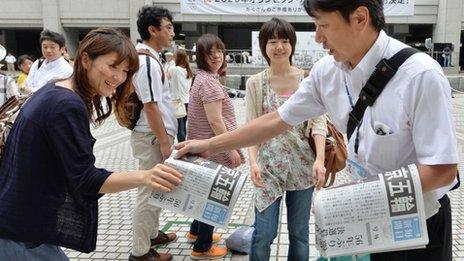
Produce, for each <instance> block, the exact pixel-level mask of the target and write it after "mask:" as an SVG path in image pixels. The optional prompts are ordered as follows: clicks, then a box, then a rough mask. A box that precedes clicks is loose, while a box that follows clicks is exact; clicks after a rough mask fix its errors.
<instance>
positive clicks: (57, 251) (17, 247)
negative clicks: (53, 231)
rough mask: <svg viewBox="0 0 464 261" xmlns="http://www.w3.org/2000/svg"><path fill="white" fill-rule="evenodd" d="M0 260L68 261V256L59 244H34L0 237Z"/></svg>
mask: <svg viewBox="0 0 464 261" xmlns="http://www.w3.org/2000/svg"><path fill="white" fill-rule="evenodd" d="M0 257H1V260H2V261H16V260H27V261H49V260H53V261H65V260H66V261H68V260H69V258H68V257H67V256H66V254H65V253H64V252H63V250H61V248H60V247H59V246H55V245H49V244H35V243H25V242H19V241H13V240H9V239H3V238H0Z"/></svg>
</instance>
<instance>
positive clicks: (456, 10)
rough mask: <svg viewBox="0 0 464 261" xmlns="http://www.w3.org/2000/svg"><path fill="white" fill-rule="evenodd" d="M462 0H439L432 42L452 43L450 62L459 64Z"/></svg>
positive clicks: (455, 64)
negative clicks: (452, 49)
mask: <svg viewBox="0 0 464 261" xmlns="http://www.w3.org/2000/svg"><path fill="white" fill-rule="evenodd" d="M462 14H463V1H462V0H439V8H438V14H437V23H436V24H435V26H434V31H433V38H432V40H433V42H436V43H452V44H453V45H454V51H453V53H452V56H451V58H452V60H451V64H452V65H454V66H457V65H459V47H460V46H461V27H462V23H463V17H464V16H463V15H462Z"/></svg>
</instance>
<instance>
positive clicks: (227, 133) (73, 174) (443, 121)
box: [0, 0, 458, 261]
mask: <svg viewBox="0 0 464 261" xmlns="http://www.w3.org/2000/svg"><path fill="white" fill-rule="evenodd" d="M345 2H346V1H345ZM349 2H350V3H351V4H346V3H344V2H343V1H342V2H340V1H335V0H324V1H322V0H306V1H304V3H303V4H304V7H305V9H306V11H307V13H308V14H309V15H310V16H311V17H313V18H314V20H315V24H316V41H317V42H319V43H322V44H323V46H324V48H326V49H328V50H329V54H330V55H328V56H326V57H324V58H322V59H321V60H320V61H318V62H317V63H316V64H315V65H314V66H313V68H312V70H311V72H310V74H309V76H308V75H306V73H305V72H304V71H303V70H301V69H300V68H297V67H295V66H293V65H292V56H293V54H294V52H295V46H296V41H297V39H296V33H295V29H294V28H293V26H292V25H291V24H290V23H289V22H287V21H285V20H283V19H278V18H272V19H270V20H269V21H268V22H265V23H264V24H263V25H262V27H261V29H260V32H259V45H260V49H261V52H262V55H263V56H264V57H265V59H266V61H267V63H268V67H267V68H266V69H265V70H264V71H262V72H260V73H258V74H256V75H253V76H252V77H251V78H250V79H249V80H248V81H247V84H246V87H247V88H246V92H247V95H246V114H247V124H245V125H244V126H242V127H238V126H237V122H236V117H235V112H234V105H233V103H232V101H231V99H230V98H229V96H228V95H227V92H226V90H225V88H224V86H223V85H222V84H221V82H220V76H224V75H225V74H226V70H227V61H226V47H225V45H224V43H223V42H222V40H221V39H220V38H219V37H218V36H216V35H213V34H205V35H202V36H201V37H199V38H198V40H197V41H196V43H195V62H196V64H197V68H198V70H197V71H196V73H195V74H194V73H193V71H192V69H191V68H190V65H189V56H188V54H187V52H186V51H185V50H183V49H180V48H179V49H177V50H175V52H174V53H165V54H164V55H165V57H166V58H167V60H168V61H167V62H166V63H165V64H164V65H163V64H162V59H161V57H160V53H161V52H162V51H163V50H165V49H167V48H169V47H171V42H172V40H173V37H174V26H173V17H172V15H171V13H170V12H169V11H168V10H167V9H165V8H163V7H160V6H155V5H150V6H144V7H142V8H141V9H140V10H139V12H138V16H137V29H138V32H139V34H140V37H141V41H140V42H139V43H137V45H135V46H134V45H133V44H132V43H131V42H130V40H129V39H128V38H127V36H125V35H124V34H123V33H121V32H120V31H118V30H117V29H111V28H97V29H94V30H92V31H90V32H89V33H88V34H87V35H86V36H85V38H84V39H83V40H82V41H81V42H80V44H79V47H78V49H77V53H76V56H75V59H74V60H73V61H71V59H70V58H68V60H66V59H65V57H64V56H65V55H66V53H67V52H66V51H65V48H66V43H65V40H64V37H63V36H62V35H60V34H59V33H56V32H52V31H49V30H44V31H43V32H42V33H41V35H40V44H41V49H42V55H43V58H40V59H37V60H35V61H33V59H31V57H29V56H27V55H24V56H21V57H19V59H18V65H19V68H20V69H21V71H22V73H21V75H20V77H19V78H18V82H17V83H15V85H16V87H15V89H14V90H15V92H13V93H8V92H6V94H5V95H4V96H5V97H4V98H3V99H6V98H8V97H9V96H14V95H19V94H20V93H32V94H33V95H31V97H30V98H29V100H28V102H27V103H26V104H25V105H24V106H23V108H22V109H21V112H20V114H19V115H18V117H17V119H16V121H15V124H14V126H13V128H12V130H11V132H10V134H9V137H8V140H7V144H6V148H5V150H4V153H3V155H2V159H1V165H0V216H1V218H0V256H1V257H2V258H4V259H5V258H6V260H68V259H67V257H66V255H65V254H64V252H63V251H62V250H61V248H60V247H67V248H71V249H75V250H78V251H82V252H91V251H93V250H95V248H96V238H97V224H98V204H97V201H98V199H99V198H100V197H101V196H103V195H104V194H106V193H116V192H120V191H124V190H129V189H132V188H137V196H136V201H135V205H134V210H133V218H132V231H133V235H132V252H131V253H130V254H128V256H129V260H131V261H136V260H160V261H164V260H171V259H172V257H173V256H172V254H170V253H158V252H157V251H156V250H155V249H154V247H157V246H159V245H165V244H169V243H172V242H174V241H176V240H177V239H178V237H179V236H185V237H186V238H187V240H188V242H191V243H192V244H193V249H192V252H191V258H192V259H210V258H211V259H215V258H222V257H224V256H226V255H227V252H228V250H227V248H226V247H223V246H218V245H216V242H218V241H220V240H221V236H220V235H219V234H216V233H214V227H213V226H211V225H208V224H205V223H203V222H201V221H198V220H194V221H193V222H192V223H191V226H190V229H189V231H188V233H187V234H186V235H177V234H175V233H165V232H162V231H160V230H159V217H160V213H161V211H162V209H160V208H158V207H154V206H152V205H149V204H148V198H149V196H150V194H151V192H152V191H153V190H157V191H163V192H169V191H172V190H175V189H176V187H177V186H179V185H180V184H181V183H182V173H179V172H178V171H176V170H174V169H172V168H170V167H168V166H166V165H164V164H163V162H164V160H165V159H167V158H168V157H170V155H171V152H172V150H173V148H175V149H177V150H178V154H177V157H181V156H182V155H185V154H186V153H195V154H200V155H203V156H205V157H206V158H208V159H209V160H212V161H214V162H217V163H220V164H223V165H225V166H228V167H230V168H236V167H238V166H240V165H241V164H243V163H244V162H245V157H244V154H243V152H242V150H241V148H244V147H248V155H249V163H250V178H251V180H252V182H253V184H254V186H255V191H254V201H253V204H254V209H255V220H254V224H253V226H254V232H253V236H252V242H251V245H252V247H251V249H250V260H258V261H259V260H269V258H270V246H271V244H272V242H273V240H274V239H275V238H276V237H277V235H278V232H277V231H278V230H277V228H278V223H279V210H280V203H281V201H282V199H283V197H284V195H285V203H286V206H287V217H288V231H289V233H288V234H289V249H288V260H308V259H309V217H310V211H311V198H312V194H313V192H314V190H315V189H319V188H321V187H322V185H323V183H324V180H325V179H324V176H325V172H326V169H325V167H324V160H325V159H324V149H325V138H326V134H327V126H326V115H325V114H328V116H329V117H330V118H331V119H332V121H333V124H334V125H335V126H336V127H337V129H339V130H340V131H342V132H346V130H347V124H348V119H349V117H350V116H349V115H350V111H351V109H352V107H353V104H354V103H356V100H355V99H357V97H358V95H359V94H360V92H361V88H362V87H363V86H364V84H365V83H366V81H367V78H368V77H369V76H370V75H371V73H372V71H373V70H374V69H375V65H376V64H377V63H378V62H379V61H380V60H381V59H383V58H388V57H391V56H392V55H394V54H395V53H396V52H398V51H399V50H401V49H403V48H405V47H406V45H405V44H403V43H401V42H399V41H397V40H395V39H393V38H391V37H389V36H388V35H387V34H386V33H385V32H384V31H383V27H384V25H385V18H384V15H383V9H382V4H383V1H382V0H374V1H360V0H350V1H349ZM4 56H5V54H4ZM70 62H73V66H71V65H70ZM6 89H7V88H6ZM133 90H134V91H135V93H136V95H137V98H138V99H139V100H140V102H141V104H142V110H141V113H140V117H139V118H138V119H136V124H135V126H134V128H133V129H132V130H131V137H130V143H131V147H132V153H133V156H134V158H135V159H137V160H138V166H139V167H138V170H134V171H129V172H118V171H115V170H106V169H102V168H97V167H95V156H94V154H93V145H94V143H95V139H94V138H93V137H92V134H91V132H90V124H93V125H96V126H98V125H100V124H102V123H103V122H104V121H105V120H106V119H107V118H108V117H109V116H110V115H111V114H112V113H113V112H114V113H115V114H116V116H117V119H118V121H119V122H120V124H121V125H124V126H128V124H129V121H130V120H131V119H130V117H129V115H128V114H127V111H126V107H125V106H126V102H127V97H128V96H129V95H130V93H131V92H132V91H133ZM175 102H176V103H180V104H181V105H182V106H185V109H186V112H187V113H186V115H184V116H182V117H177V116H176V111H175V108H174V103H175ZM432 105H433V108H434V110H430V108H431V106H432ZM375 121H381V122H382V123H384V124H386V125H388V126H389V127H390V128H391V130H392V132H391V133H389V134H388V135H378V134H376V133H375V132H374V131H372V124H373V123H374V122H375ZM309 133H311V134H309ZM308 135H312V136H313V138H314V140H315V144H316V146H315V147H316V149H315V151H312V150H311V148H310V146H309V144H308V142H307V138H308ZM353 136H355V137H356V138H352V139H350V140H349V143H348V144H349V150H350V152H349V157H350V160H351V161H353V162H357V163H358V165H359V166H362V167H363V168H365V169H366V171H368V172H369V173H378V172H384V171H388V170H392V169H397V168H399V167H401V166H404V165H407V164H410V163H416V164H417V165H418V168H419V172H420V176H421V182H422V188H423V190H424V192H427V191H434V192H436V193H435V195H436V199H437V201H438V202H439V203H440V204H441V206H442V207H441V208H440V210H439V212H438V213H437V214H435V215H434V216H432V217H431V218H429V219H428V220H427V227H428V233H429V238H430V243H429V244H428V245H427V247H426V248H424V249H415V250H405V251H397V252H387V253H376V254H371V260H451V256H452V255H451V208H450V203H449V199H448V197H447V196H446V192H447V191H448V190H449V188H450V187H451V185H454V184H455V183H456V171H457V167H456V164H457V162H458V152H457V141H456V135H455V130H454V123H453V119H452V113H451V103H450V86H449V82H448V81H447V79H446V78H445V77H444V75H443V71H442V70H441V68H440V66H439V65H438V63H436V62H435V61H434V60H433V59H432V58H430V57H429V56H427V55H425V54H421V53H419V54H415V55H413V56H412V57H411V58H409V59H408V60H407V61H406V62H405V64H404V65H403V66H402V67H400V69H399V70H398V72H397V75H395V76H394V77H393V79H392V83H391V84H388V85H387V87H386V90H385V91H384V92H383V93H382V94H381V95H380V97H379V98H378V100H377V102H376V103H375V104H374V105H373V106H371V107H369V108H368V109H367V110H366V114H365V115H364V118H363V119H362V121H360V122H359V123H358V125H357V128H356V133H355V135H353ZM176 139H177V141H178V142H180V143H177V144H174V143H175V140H176ZM424 141H427V142H424ZM280 155H286V156H285V157H282V156H280ZM37 206H40V208H37Z"/></svg>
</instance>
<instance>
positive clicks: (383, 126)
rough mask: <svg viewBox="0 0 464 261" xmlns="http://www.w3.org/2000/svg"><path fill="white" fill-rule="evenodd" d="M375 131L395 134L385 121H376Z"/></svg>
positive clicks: (378, 133) (376, 132)
mask: <svg viewBox="0 0 464 261" xmlns="http://www.w3.org/2000/svg"><path fill="white" fill-rule="evenodd" d="M374 131H375V134H377V135H381V136H383V135H387V134H393V130H392V129H391V128H390V127H389V126H388V125H387V124H385V123H383V122H380V121H375V122H374Z"/></svg>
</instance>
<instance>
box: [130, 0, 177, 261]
mask: <svg viewBox="0 0 464 261" xmlns="http://www.w3.org/2000/svg"><path fill="white" fill-rule="evenodd" d="M137 29H138V32H139V34H140V36H141V38H142V40H143V42H142V43H138V44H137V46H136V49H137V50H138V52H139V62H140V69H139V71H138V72H137V73H136V74H135V75H134V78H133V82H134V86H135V91H136V93H137V96H138V99H139V100H140V101H141V102H142V103H143V110H142V113H141V114H140V119H139V120H138V121H137V124H136V125H135V128H134V129H133V131H132V134H131V146H132V151H133V154H134V157H135V158H136V159H138V160H139V169H150V168H152V167H153V166H155V165H156V164H158V163H162V162H163V161H164V160H165V159H167V158H168V157H169V155H170V154H171V145H172V144H173V142H174V137H175V136H176V134H177V119H176V117H175V116H174V108H173V107H172V105H171V98H170V94H169V93H170V90H169V85H168V81H167V78H166V77H165V75H164V70H163V67H162V65H161V63H160V57H159V54H158V53H159V52H160V51H162V49H164V48H167V47H170V46H171V41H172V39H173V37H174V27H173V25H172V15H171V14H170V12H169V11H168V10H167V9H164V8H162V7H156V6H144V7H142V8H141V9H140V10H139V13H138V19H137ZM141 53H144V54H142V55H140V54H141ZM151 192H152V190H151V189H150V188H148V187H147V188H139V189H138V192H137V199H136V203H135V208H134V213H133V218H132V230H133V240H132V254H131V255H130V257H129V260H130V261H135V260H157V261H158V260H160V261H163V260H170V259H171V258H172V255H171V254H169V253H157V252H156V251H155V250H154V249H152V248H151V247H153V246H156V245H163V244H167V243H170V242H173V241H175V240H176V239H177V236H176V234H174V233H168V234H165V233H163V232H161V231H158V227H159V215H160V212H161V209H160V208H158V207H154V206H151V205H148V198H149V197H150V194H151Z"/></svg>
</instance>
